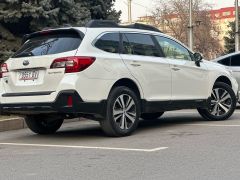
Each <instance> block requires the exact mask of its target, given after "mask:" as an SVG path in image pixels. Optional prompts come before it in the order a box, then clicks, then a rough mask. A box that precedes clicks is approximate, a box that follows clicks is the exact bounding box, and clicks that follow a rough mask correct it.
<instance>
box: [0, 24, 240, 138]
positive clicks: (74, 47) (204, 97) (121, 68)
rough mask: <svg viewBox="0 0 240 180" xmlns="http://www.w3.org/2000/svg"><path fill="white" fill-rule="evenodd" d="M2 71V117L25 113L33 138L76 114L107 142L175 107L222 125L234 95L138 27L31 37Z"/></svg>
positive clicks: (225, 75)
mask: <svg viewBox="0 0 240 180" xmlns="http://www.w3.org/2000/svg"><path fill="white" fill-rule="evenodd" d="M1 69H2V79H1V86H2V87H1V88H0V89H3V92H2V93H1V95H0V102H1V113H2V114H20V115H24V116H25V117H26V118H25V120H26V123H27V125H28V127H29V128H30V129H31V130H32V131H33V132H35V133H38V134H49V133H54V132H56V131H57V130H58V129H59V128H60V126H61V125H62V122H63V119H66V118H75V117H80V116H85V117H88V118H92V119H97V120H99V122H100V124H101V127H102V129H103V130H104V132H105V133H106V134H108V135H110V136H126V135H130V134H131V133H132V132H133V131H134V130H135V129H136V128H137V126H138V123H139V118H140V117H141V118H143V119H154V118H158V117H160V116H161V115H162V114H163V113H164V112H165V111H170V110H177V109H194V108H196V109H198V111H199V113H200V114H201V115H202V116H203V117H204V118H205V119H207V120H225V119H227V118H229V117H230V116H231V115H232V114H233V112H234V110H235V106H236V97H237V95H238V94H237V89H238V84H237V82H236V80H235V78H233V76H232V74H231V73H230V72H228V71H227V70H226V69H225V68H223V67H222V66H221V65H218V64H216V63H212V62H208V61H205V60H202V57H201V55H200V54H198V53H195V54H194V53H193V52H191V51H190V50H189V49H188V48H187V47H185V46H184V45H183V44H181V43H180V42H179V41H177V40H175V39H173V38H172V37H170V36H167V35H166V34H163V33H161V32H160V31H159V30H157V29H155V28H154V27H151V26H147V25H141V24H134V25H130V26H124V27H123V26H120V25H118V24H116V23H114V22H111V21H91V22H89V23H88V24H87V25H86V27H67V28H60V29H50V30H45V31H41V32H36V33H33V34H30V35H27V36H25V38H24V44H23V45H22V47H21V48H20V49H19V50H18V51H17V52H16V53H15V54H14V55H13V57H11V58H10V59H8V60H7V61H6V62H5V63H4V64H2V68H1Z"/></svg>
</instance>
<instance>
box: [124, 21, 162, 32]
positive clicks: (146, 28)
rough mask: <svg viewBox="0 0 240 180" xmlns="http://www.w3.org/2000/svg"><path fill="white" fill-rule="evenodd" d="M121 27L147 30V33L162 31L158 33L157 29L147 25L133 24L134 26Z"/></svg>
mask: <svg viewBox="0 0 240 180" xmlns="http://www.w3.org/2000/svg"><path fill="white" fill-rule="evenodd" d="M123 27H126V28H134V29H144V30H148V31H156V32H160V33H162V31H160V30H159V29H158V28H156V27H154V26H150V25H147V24H140V23H134V24H130V25H126V26H123Z"/></svg>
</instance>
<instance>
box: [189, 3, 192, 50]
mask: <svg viewBox="0 0 240 180" xmlns="http://www.w3.org/2000/svg"><path fill="white" fill-rule="evenodd" d="M192 6H193V5H192V0H189V27H188V28H189V39H188V46H189V48H190V49H191V50H193V10H192V9H193V8H192Z"/></svg>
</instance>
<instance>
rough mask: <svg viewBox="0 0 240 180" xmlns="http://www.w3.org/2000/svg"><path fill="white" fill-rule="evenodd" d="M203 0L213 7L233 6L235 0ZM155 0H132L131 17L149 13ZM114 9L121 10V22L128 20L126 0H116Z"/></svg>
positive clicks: (134, 18)
mask: <svg viewBox="0 0 240 180" xmlns="http://www.w3.org/2000/svg"><path fill="white" fill-rule="evenodd" d="M203 1H204V2H207V3H210V4H213V8H214V9H218V8H222V7H231V6H234V2H235V0H203ZM155 3H156V0H132V18H133V20H136V19H137V18H138V17H140V16H145V15H150V14H151V12H152V10H153V9H154V4H155ZM115 9H116V10H121V11H122V15H121V20H122V22H127V20H128V8H127V0H116V2H115Z"/></svg>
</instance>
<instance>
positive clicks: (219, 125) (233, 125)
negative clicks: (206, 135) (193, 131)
mask: <svg viewBox="0 0 240 180" xmlns="http://www.w3.org/2000/svg"><path fill="white" fill-rule="evenodd" d="M184 125H187V126H209V127H240V124H184Z"/></svg>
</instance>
